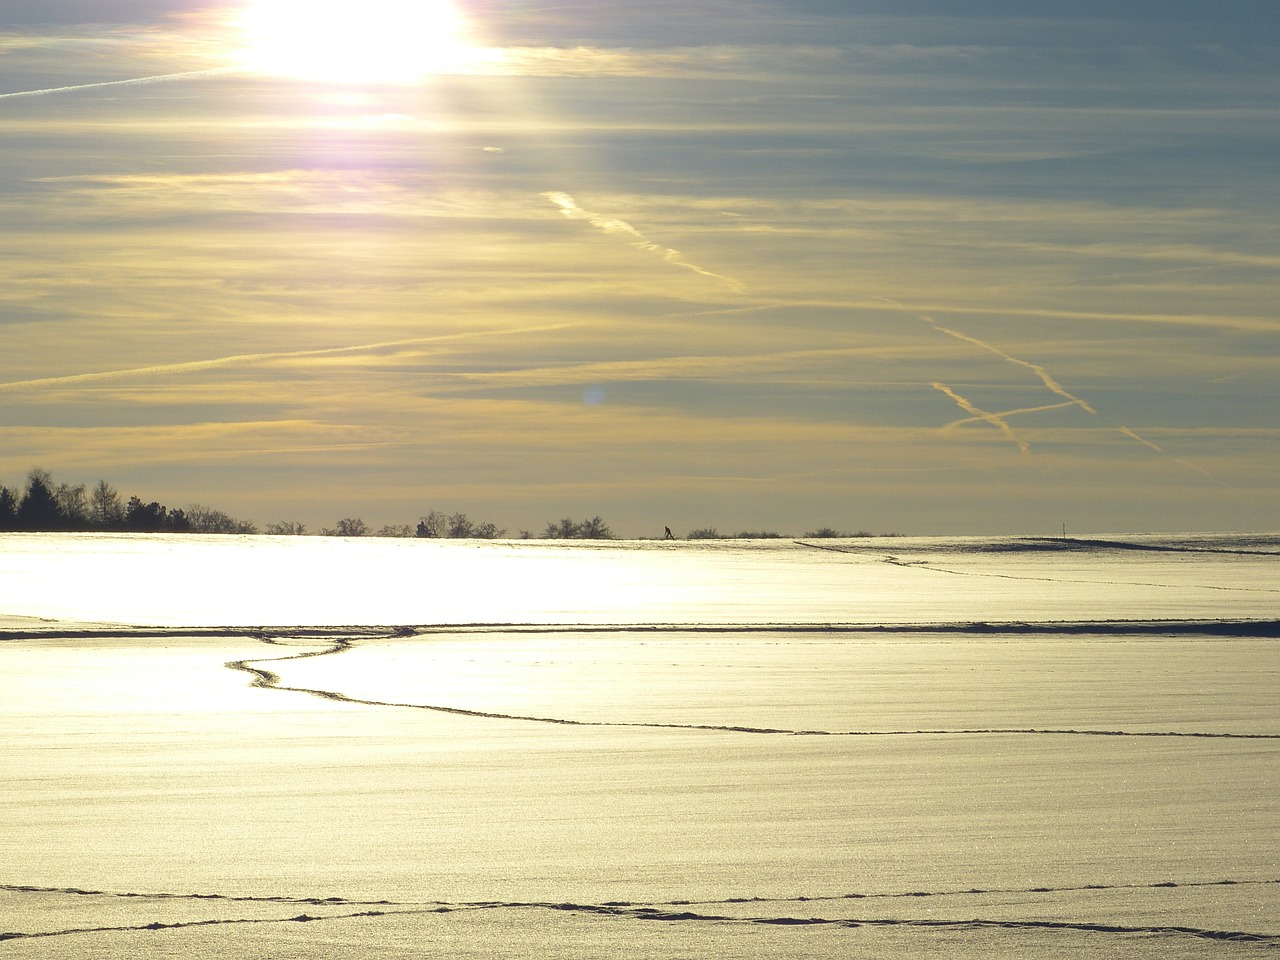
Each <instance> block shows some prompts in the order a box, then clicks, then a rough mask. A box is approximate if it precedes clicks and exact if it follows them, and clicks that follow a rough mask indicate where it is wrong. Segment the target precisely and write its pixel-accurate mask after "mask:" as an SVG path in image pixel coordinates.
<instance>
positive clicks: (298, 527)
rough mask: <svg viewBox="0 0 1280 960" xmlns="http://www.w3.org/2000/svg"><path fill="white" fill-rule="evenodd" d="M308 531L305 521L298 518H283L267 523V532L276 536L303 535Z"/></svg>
mask: <svg viewBox="0 0 1280 960" xmlns="http://www.w3.org/2000/svg"><path fill="white" fill-rule="evenodd" d="M306 532H307V525H306V524H305V523H298V522H297V521H296V520H281V521H280V522H279V523H269V524H267V533H269V534H271V535H272V536H275V537H301V536H303V535H304V534H305V533H306Z"/></svg>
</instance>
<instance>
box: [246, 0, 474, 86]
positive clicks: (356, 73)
mask: <svg viewBox="0 0 1280 960" xmlns="http://www.w3.org/2000/svg"><path fill="white" fill-rule="evenodd" d="M240 27H241V31H242V36H243V43H244V46H243V48H242V49H241V61H242V63H243V65H244V66H246V67H248V68H249V69H251V70H256V71H260V72H263V73H271V74H276V75H280V76H289V77H297V78H301V79H307V80H318V81H325V82H329V83H409V82H412V81H414V80H418V79H421V78H422V77H425V76H429V75H431V74H435V73H444V72H448V71H449V70H452V69H455V68H456V67H457V66H459V65H460V64H461V62H462V61H463V60H465V59H466V57H467V54H468V52H469V49H470V48H469V46H468V44H467V41H466V36H465V33H466V31H465V24H464V22H463V19H462V16H461V15H460V14H459V13H458V11H457V9H456V8H455V7H454V6H453V4H452V3H450V0H359V2H352V0H250V2H249V3H248V5H247V6H246V7H245V9H244V11H243V13H242V14H241V16H240Z"/></svg>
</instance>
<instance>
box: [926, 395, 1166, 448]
mask: <svg viewBox="0 0 1280 960" xmlns="http://www.w3.org/2000/svg"><path fill="white" fill-rule="evenodd" d="M1074 406H1075V404H1074V403H1071V402H1070V401H1063V402H1062V403H1046V404H1043V405H1041V406H1039V407H1021V408H1019V409H1017V410H1001V411H1000V412H999V413H997V414H996V416H997V417H1000V418H1001V419H1002V420H1003V419H1004V418H1006V417H1015V416H1017V415H1018V414H1022V413H1044V412H1045V411H1046V410H1065V409H1066V408H1067V407H1074ZM985 419H986V417H965V418H964V419H963V420H953V421H952V422H951V423H948V424H947V425H946V426H945V427H943V429H944V430H950V429H951V428H953V427H960V426H964V425H965V424H966V423H977V422H978V421H980V420H985ZM1143 443H1146V441H1145V440H1144V441H1143Z"/></svg>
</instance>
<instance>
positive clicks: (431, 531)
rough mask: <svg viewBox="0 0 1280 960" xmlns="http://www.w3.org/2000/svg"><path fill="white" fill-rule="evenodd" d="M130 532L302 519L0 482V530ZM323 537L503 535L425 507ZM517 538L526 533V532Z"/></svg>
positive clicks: (596, 528) (301, 527)
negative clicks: (412, 521) (258, 518)
mask: <svg viewBox="0 0 1280 960" xmlns="http://www.w3.org/2000/svg"><path fill="white" fill-rule="evenodd" d="M5 531H21V532H27V533H51V532H92V531H107V532H128V533H229V534H237V533H238V534H256V533H267V534H271V535H275V536H304V535H306V534H307V533H308V532H309V531H308V530H307V526H306V524H305V523H300V522H298V521H294V520H283V521H280V522H279V523H271V524H268V525H267V526H266V528H265V530H261V531H260V530H259V529H258V527H257V525H256V524H254V523H253V522H252V521H249V520H237V519H236V518H235V517H232V516H230V515H228V514H226V513H223V512H222V511H221V510H215V509H213V508H211V507H205V506H201V505H200V504H197V503H193V504H191V505H189V506H187V507H179V508H176V509H170V508H169V507H167V506H165V505H164V504H162V503H159V502H158V501H155V500H152V501H144V500H143V499H142V498H141V497H137V496H132V497H129V499H128V500H125V499H124V498H123V497H121V495H120V493H119V491H117V490H116V489H115V487H113V486H111V484H109V483H107V481H106V480H99V481H98V483H97V485H96V486H94V487H93V488H92V489H90V488H89V487H87V486H86V485H85V484H83V483H79V484H70V483H56V482H55V481H54V479H53V475H52V474H51V473H50V472H49V471H48V470H44V469H41V468H35V469H33V470H31V471H30V472H29V473H28V474H27V483H26V487H25V488H24V489H23V490H20V491H19V490H13V489H10V488H9V487H6V486H4V485H2V484H0V532H5ZM319 533H320V535H321V536H329V537H366V536H370V537H423V538H427V537H430V538H440V539H484V540H493V539H498V538H501V537H505V536H506V535H507V531H506V529H505V528H502V527H499V526H498V525H497V524H495V523H493V522H492V521H489V520H473V519H471V518H470V517H468V516H467V515H466V514H465V513H451V514H450V513H442V512H439V511H436V510H430V511H428V513H427V514H426V515H425V516H423V517H421V518H420V519H419V520H418V522H417V524H416V525H412V526H411V525H409V524H388V525H386V526H384V527H381V528H379V529H376V530H375V529H373V528H371V527H370V526H369V525H368V524H366V523H365V522H364V520H363V519H361V518H360V517H344V518H343V519H341V520H339V521H338V522H337V524H336V525H335V526H333V527H322V528H321V529H320V531H319ZM520 536H521V537H523V538H526V539H527V538H529V537H531V536H532V534H531V533H530V532H529V531H528V530H521V531H520ZM543 536H544V537H546V538H548V539H571V540H611V539H614V536H613V533H612V532H611V531H610V530H609V525H608V524H606V523H605V522H604V520H603V519H601V518H600V517H591V518H589V519H586V520H581V521H577V520H573V519H570V518H567V517H566V518H564V519H562V520H558V521H554V522H552V523H548V524H547V526H546V529H545V530H544V531H543Z"/></svg>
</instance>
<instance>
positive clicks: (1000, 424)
mask: <svg viewBox="0 0 1280 960" xmlns="http://www.w3.org/2000/svg"><path fill="white" fill-rule="evenodd" d="M933 389H935V390H940V391H941V392H943V393H945V394H946V395H947V396H948V397H950V398H951V399H952V400H954V401H955V402H956V405H957V406H959V407H960V409H961V410H964V411H965V412H966V413H971V414H973V416H974V418H975V419H977V420H985V421H986V422H987V423H989V424H991V425H992V426H993V427H995V428H996V429H998V430H999V431H1000V432H1001V433H1003V434H1004V435H1005V436H1006V437H1008V438H1009V440H1011V441H1012V442H1013V443H1015V444H1017V447H1018V449H1019V450H1021V451H1022V452H1023V453H1030V452H1031V444H1029V443H1027V441H1025V440H1023V439H1022V438H1021V437H1019V436H1018V435H1017V434H1016V433H1014V432H1013V427H1011V426H1009V424H1008V422H1007V421H1005V419H1004V418H1003V417H1001V416H1000V415H999V414H997V413H988V412H987V411H986V410H982V409H980V408H979V407H975V406H974V405H973V404H972V403H970V402H969V401H968V400H966V399H965V398H964V397H962V396H960V394H958V393H956V392H955V391H954V390H952V389H951V388H950V387H948V386H947V385H946V384H945V383H937V382H935V383H934V384H933Z"/></svg>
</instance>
